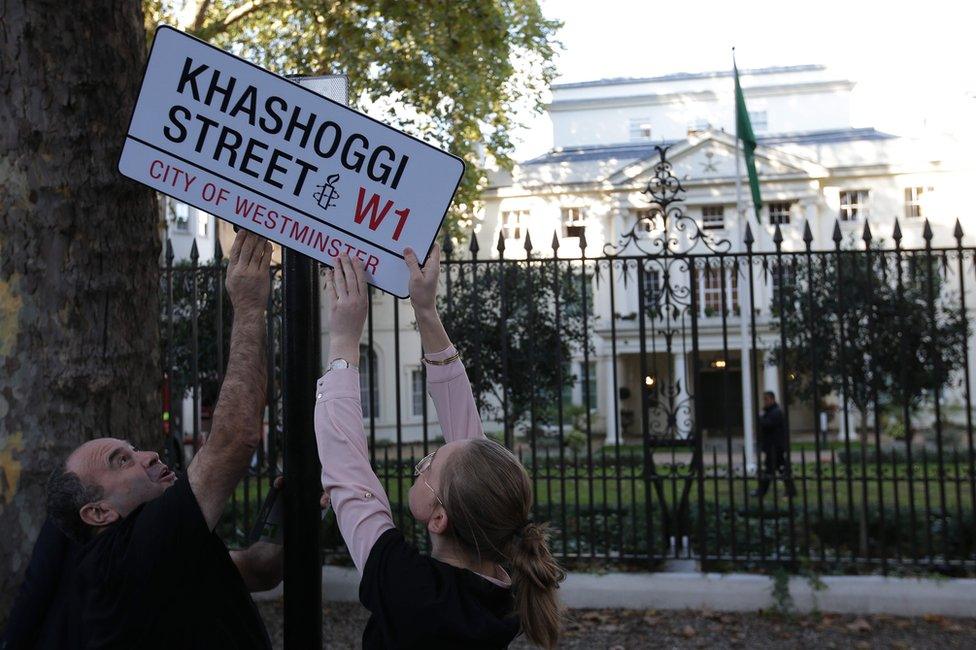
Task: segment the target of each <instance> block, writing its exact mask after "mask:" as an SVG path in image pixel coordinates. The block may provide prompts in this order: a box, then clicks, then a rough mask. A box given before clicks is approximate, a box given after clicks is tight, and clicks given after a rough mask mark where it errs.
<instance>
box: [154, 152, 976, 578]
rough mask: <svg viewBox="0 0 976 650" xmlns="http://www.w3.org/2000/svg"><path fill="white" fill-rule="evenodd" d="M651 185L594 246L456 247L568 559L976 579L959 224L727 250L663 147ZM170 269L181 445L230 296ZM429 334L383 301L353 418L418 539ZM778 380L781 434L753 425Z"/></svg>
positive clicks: (267, 469)
mask: <svg viewBox="0 0 976 650" xmlns="http://www.w3.org/2000/svg"><path fill="white" fill-rule="evenodd" d="M648 198H649V200H650V203H651V206H652V209H651V210H649V211H648V212H646V213H643V215H642V216H641V218H640V219H639V220H637V222H636V223H634V224H632V229H631V230H629V232H628V233H626V234H625V235H624V236H623V237H621V238H619V240H618V241H616V242H611V243H610V244H608V245H606V246H605V247H604V248H603V250H601V251H599V254H598V255H597V256H591V253H592V251H590V250H589V247H588V244H587V242H586V240H585V236H584V237H581V238H580V241H579V244H580V245H579V247H578V248H574V250H575V251H576V252H577V254H575V255H574V256H573V257H572V258H570V257H567V256H565V255H564V254H563V253H562V251H561V250H560V239H559V238H557V237H554V238H553V242H552V245H551V246H550V247H548V249H547V250H546V251H544V252H543V251H539V250H538V249H537V248H535V247H534V246H533V244H532V242H531V241H530V239H529V237H528V236H527V235H526V236H525V238H524V239H523V240H521V241H520V242H519V243H520V246H519V248H518V250H517V251H515V253H514V254H517V255H518V256H519V257H520V259H507V257H509V256H512V255H513V251H512V250H511V246H512V241H511V240H506V239H504V238H503V237H502V238H500V239H499V241H498V243H497V245H496V247H495V248H496V250H495V253H494V254H493V255H491V256H489V257H487V258H486V257H484V256H482V255H481V250H480V246H479V242H478V240H477V238H475V237H474V236H472V238H471V240H470V242H469V243H468V244H469V245H468V246H467V247H466V250H465V251H464V252H463V254H461V251H458V250H456V249H454V247H453V246H452V245H451V242H446V243H445V249H446V250H445V252H446V261H445V264H444V272H443V273H442V282H443V293H442V297H441V301H442V304H441V311H442V313H443V315H444V320H445V323H446V325H447V327H448V330H449V332H450V333H451V336H452V339H453V340H454V341H455V342H456V343H457V345H458V347H459V348H460V350H461V352H462V355H463V358H464V359H465V363H466V366H467V368H468V372H469V376H470V378H471V381H472V385H473V387H474V391H475V394H476V398H477V400H478V403H479V407H480V409H481V412H482V415H483V417H484V418H485V421H486V429H487V430H488V431H489V434H490V435H493V436H495V437H496V438H497V439H498V440H499V441H500V442H502V443H503V444H506V445H507V446H508V447H510V448H511V449H513V450H514V451H515V452H516V453H517V454H518V455H519V456H520V458H521V459H522V461H523V463H524V464H525V466H526V468H527V469H528V470H529V472H530V474H531V476H532V477H533V479H534V482H535V499H536V503H535V513H536V517H537V518H539V519H545V520H548V521H551V522H552V523H553V525H554V527H555V529H556V531H557V532H556V533H555V536H554V538H553V547H554V551H555V552H556V553H557V554H558V555H559V556H560V557H561V558H562V559H563V560H564V561H566V562H567V563H570V564H573V563H601V564H606V563H611V564H615V565H623V566H634V567H644V568H655V567H657V566H659V565H661V564H662V563H664V562H667V561H670V560H695V561H697V562H699V563H700V566H701V567H702V568H703V569H715V570H721V569H725V568H737V569H742V568H746V569H749V568H760V569H761V568H763V567H766V566H768V565H770V564H773V563H775V564H778V565H783V564H785V565H788V566H790V567H792V568H794V569H795V570H800V569H803V568H804V567H811V568H813V569H815V570H818V571H824V572H826V571H846V570H860V571H874V570H880V571H884V572H892V571H897V572H904V571H921V572H928V571H939V572H945V573H952V574H971V573H972V572H973V571H974V569H976V472H974V461H976V454H974V444H973V443H974V441H973V423H972V399H971V397H972V396H971V388H972V386H971V376H972V374H971V373H972V368H971V356H970V349H969V348H970V343H971V335H972V333H973V331H972V327H971V326H970V324H969V315H970V314H969V305H971V304H972V299H973V297H972V295H971V292H970V287H971V286H973V284H974V283H976V249H974V248H973V247H969V246H965V245H964V244H963V233H962V231H961V229H960V228H959V227H958V225H957V227H956V229H955V230H954V232H952V233H951V234H950V233H946V238H947V240H948V243H947V244H945V245H941V244H940V245H937V243H938V242H939V237H940V235H939V234H938V233H933V230H932V228H931V227H930V225H929V224H928V223H927V222H925V223H924V224H919V225H918V227H917V228H915V227H914V226H913V228H915V230H917V231H918V232H917V233H915V234H916V235H917V239H916V240H915V241H914V242H913V243H912V245H908V242H907V239H906V238H907V236H906V235H903V234H902V231H901V229H900V227H899V225H898V224H897V222H895V225H894V230H893V231H892V232H891V234H890V239H889V240H888V241H887V242H882V241H880V240H879V239H878V238H876V237H874V236H873V233H872V232H871V229H870V228H869V226H868V225H867V224H859V225H858V232H857V235H856V238H851V237H849V236H845V232H846V231H847V225H846V224H841V223H839V222H838V223H836V224H834V229H833V234H832V237H831V238H830V240H829V241H827V242H822V243H820V244H818V243H817V242H815V241H814V236H813V234H812V233H813V229H812V228H811V225H810V224H809V223H806V224H803V228H802V229H801V228H797V229H796V231H795V232H793V234H792V235H791V234H790V232H786V231H787V226H786V225H785V224H780V225H776V226H775V228H774V229H772V230H771V232H770V233H769V234H770V241H769V243H768V244H765V245H760V244H757V243H756V241H755V240H754V238H753V229H752V227H751V226H746V228H745V229H744V233H745V237H744V241H745V244H744V245H743V246H740V247H737V246H733V245H732V244H731V243H730V242H728V241H726V240H721V239H717V238H715V237H714V236H713V235H712V233H709V232H707V231H704V230H702V228H701V224H699V223H697V222H696V221H695V220H694V219H691V218H690V217H688V216H686V215H685V214H684V213H683V212H682V210H681V207H680V201H681V187H680V183H679V182H678V181H677V179H674V177H673V176H671V175H670V167H669V165H668V163H667V161H666V159H665V157H664V153H663V152H662V154H661V162H660V164H659V165H658V170H657V176H656V180H655V181H652V183H651V185H650V186H649V188H648ZM791 227H795V226H791ZM906 230H907V228H906ZM913 236H914V235H913ZM790 237H792V239H790ZM506 246H508V247H509V250H506ZM563 248H564V250H565V248H566V247H565V245H564V246H563ZM168 250H169V249H168ZM162 270H163V274H162V278H163V291H164V293H165V297H164V300H163V305H164V311H163V314H162V315H161V319H162V320H161V325H162V331H163V333H164V337H163V339H164V342H163V359H164V360H165V364H166V370H167V386H168V395H169V398H168V399H169V401H168V408H167V410H168V413H169V414H170V419H169V421H168V426H169V433H170V434H171V436H170V439H171V449H172V456H173V458H174V459H176V460H177V462H180V461H182V462H185V461H186V460H187V459H188V458H189V457H191V456H192V452H193V450H194V449H195V448H196V447H197V445H198V443H199V441H200V440H202V439H203V438H204V437H205V435H206V430H207V428H208V414H209V410H210V408H211V407H212V404H213V402H214V399H215V397H216V393H217V388H218V386H219V382H220V379H221V369H222V368H223V364H224V361H225V360H226V353H227V343H228V339H229V336H228V334H229V326H230V312H229V305H228V304H227V301H226V299H225V297H224V295H223V292H222V283H223V273H224V267H223V266H222V265H221V264H220V263H208V264H206V265H200V264H199V262H198V259H197V258H196V253H195V249H194V252H193V254H192V255H191V257H190V260H189V261H187V262H183V263H175V262H174V261H173V258H172V255H171V254H170V255H168V256H167V258H166V262H165V266H164V268H163V269H162ZM273 273H274V276H275V291H274V292H273V297H272V301H271V302H272V305H271V309H269V316H268V324H269V331H270V337H269V346H268V359H269V363H270V366H271V369H272V372H271V373H269V377H270V379H269V395H270V398H271V399H270V400H269V408H268V415H267V423H266V430H267V436H266V444H265V445H264V447H263V448H262V449H261V450H259V452H258V454H257V455H256V457H255V459H254V463H253V465H252V470H251V472H250V474H249V476H248V477H247V478H246V479H245V481H244V482H243V484H242V485H241V486H240V488H239V489H238V491H237V494H236V496H235V499H234V503H233V504H232V506H231V508H230V510H229V513H228V515H227V516H226V517H225V519H224V522H223V523H222V526H223V529H222V530H223V531H224V534H225V535H226V536H227V537H228V538H229V539H232V540H240V539H241V538H242V536H243V535H244V534H245V532H246V531H247V530H248V529H249V527H250V525H251V523H252V522H251V519H252V518H253V516H254V514H255V512H256V510H257V508H258V507H259V505H260V502H261V500H262V499H263V495H264V492H265V491H266V490H267V485H268V481H269V480H270V477H271V476H272V475H274V474H275V473H276V472H277V471H278V470H277V468H278V466H279V459H280V449H281V436H282V431H281V425H280V417H279V413H280V412H281V405H280V394H281V391H280V368H281V363H280V360H281V340H280V332H281V318H282V314H281V302H280V282H278V271H277V269H276V270H274V271H273ZM323 322H325V321H323ZM417 341H418V338H417V335H416V333H415V332H414V330H413V322H412V311H411V310H410V308H409V306H407V305H404V304H403V301H401V300H398V299H395V298H392V297H390V296H385V295H379V294H378V293H377V295H376V296H374V299H372V300H371V301H370V313H369V319H368V324H367V331H366V335H365V339H364V346H366V349H367V350H366V352H367V353H366V354H365V355H364V356H363V362H362V366H363V370H362V372H361V377H362V393H363V396H364V412H365V419H364V425H365V429H366V432H367V435H368V437H369V441H370V448H371V454H372V458H373V463H374V467H375V469H376V471H377V474H378V475H379V477H380V479H381V481H382V482H383V484H384V486H385V487H386V489H387V492H388V494H389V496H390V501H391V503H392V504H393V508H394V517H395V519H396V521H397V523H398V525H399V526H400V527H401V529H403V530H404V531H405V532H406V534H407V535H408V536H410V537H412V538H413V539H414V540H415V541H416V542H417V544H418V545H420V546H421V547H425V546H426V545H427V540H426V537H425V535H424V532H423V530H422V528H420V527H418V526H416V525H415V524H414V523H413V522H412V520H411V517H410V514H409V508H408V506H407V491H408V489H409V487H410V485H411V484H412V481H413V477H412V468H413V465H414V463H415V462H416V461H417V460H418V459H419V458H421V457H422V456H424V455H426V454H427V453H428V452H429V451H430V450H432V449H433V448H435V447H436V446H437V445H438V444H441V443H442V442H443V441H442V439H441V438H440V437H439V429H438V428H437V424H436V414H435V413H433V412H432V409H431V408H430V406H429V404H428V400H427V399H426V398H425V397H424V395H423V385H424V384H423V382H424V380H425V377H424V375H423V373H424V369H423V365H422V364H419V363H418V358H416V356H415V353H416V354H418V355H419V352H417V351H418V350H419V347H418V345H419V344H418V343H417ZM405 350H409V351H410V352H405ZM411 355H414V356H411ZM406 366H410V367H416V371H415V372H416V373H418V374H411V375H404V373H403V372H401V370H402V369H403V368H404V367H406ZM766 390H771V391H772V392H773V393H774V394H775V397H776V399H777V400H778V402H779V409H780V411H781V414H782V424H783V428H782V430H781V431H776V430H771V429H770V428H769V426H768V424H767V422H766V421H767V420H768V419H769V418H766V417H762V409H761V400H762V396H763V393H764V391H766ZM418 393H419V394H418ZM184 413H185V415H183V414H184ZM764 427H765V430H764ZM773 429H775V427H773ZM325 526H326V531H325V536H324V539H325V544H326V549H325V550H326V551H327V553H328V554H330V555H333V556H341V555H342V553H343V547H342V540H341V538H340V537H339V535H338V533H337V531H336V529H335V525H334V520H332V519H331V516H330V517H327V518H326V520H325Z"/></svg>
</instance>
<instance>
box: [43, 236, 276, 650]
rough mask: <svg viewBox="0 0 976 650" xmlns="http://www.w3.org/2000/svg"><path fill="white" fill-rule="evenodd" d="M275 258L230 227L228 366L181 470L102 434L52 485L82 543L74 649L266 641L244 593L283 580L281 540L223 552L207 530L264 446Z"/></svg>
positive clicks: (65, 521) (65, 522)
mask: <svg viewBox="0 0 976 650" xmlns="http://www.w3.org/2000/svg"><path fill="white" fill-rule="evenodd" d="M270 263H271V245H270V244H269V243H268V242H267V241H265V240H264V239H262V238H260V237H258V236H257V235H252V234H250V233H247V232H245V231H241V232H239V233H238V234H237V238H236V239H235V241H234V246H233V248H232V249H231V254H230V264H229V266H228V268H227V293H228V295H229V296H230V300H231V303H232V305H233V307H234V322H233V328H232V333H231V342H230V355H229V357H228V363H227V372H226V374H225V377H224V381H223V384H222V386H221V388H220V396H219V398H218V400H217V406H216V408H215V410H214V415H213V424H212V427H211V431H210V435H209V436H208V439H207V441H206V443H205V444H204V445H203V447H202V448H201V449H200V451H199V452H198V453H197V454H196V456H195V457H194V458H193V461H192V462H191V463H190V466H189V467H188V468H187V472H186V476H180V475H177V474H176V473H174V472H173V471H172V470H171V469H170V468H169V467H167V466H166V465H165V464H164V463H162V462H161V461H160V459H159V456H158V455H157V454H156V453H155V452H152V451H144V450H140V449H137V448H136V447H134V446H133V445H132V444H130V443H129V442H127V441H126V440H121V439H117V438H99V439H96V440H91V441H89V442H86V443H85V444H83V445H81V446H80V447H78V448H77V449H75V450H74V451H73V452H72V453H71V455H70V456H68V458H67V460H66V461H65V463H64V466H63V467H61V468H59V469H58V470H56V471H55V472H54V474H53V475H52V476H51V479H50V480H49V482H48V515H49V516H50V517H51V519H52V520H53V521H54V522H55V523H56V524H57V525H58V526H59V527H60V528H61V529H62V530H63V531H64V532H65V533H66V534H67V535H69V536H70V537H72V538H74V539H76V540H78V541H79V542H81V543H82V547H81V549H80V552H79V557H78V559H77V566H76V569H77V576H76V577H75V585H76V588H75V590H74V592H75V595H74V596H72V597H73V598H76V599H77V601H78V602H77V603H75V604H74V605H75V606H76V607H77V609H78V610H79V611H80V612H81V615H80V618H81V635H80V636H81V638H80V639H78V641H79V643H78V645H79V646H80V647H89V648H168V649H172V648H270V647H271V645H270V641H269V639H268V634H267V632H266V631H265V628H264V625H263V623H262V622H261V619H260V617H259V616H258V613H257V609H256V608H255V606H254V602H253V601H252V600H251V597H250V594H249V591H256V590H263V589H270V588H271V587H273V586H274V585H275V584H277V582H279V581H280V576H281V555H280V547H277V546H274V545H270V544H261V543H259V544H255V545H254V546H252V547H251V548H249V549H247V550H245V551H240V552H234V551H228V550H227V548H226V547H225V546H224V544H223V542H221V541H220V539H219V538H218V537H217V535H216V534H214V532H213V530H214V527H215V526H216V525H217V522H218V520H219V519H220V515H221V513H222V512H223V509H224V506H225V505H226V504H227V501H228V499H229V498H230V496H231V494H232V493H233V491H234V488H235V487H236V485H237V483H238V481H239V480H240V479H241V478H242V477H243V476H244V474H245V472H246V471H247V467H248V463H249V461H250V459H251V457H252V455H253V454H254V452H255V450H256V449H257V448H258V446H259V445H260V444H261V437H262V419H263V411H264V406H265V398H266V395H265V387H266V385H267V367H266V350H265V336H266V331H265V330H266V327H265V322H266V321H265V318H266V317H265V308H266V306H267V303H268V296H269V292H270V274H269V272H268V269H269V265H270Z"/></svg>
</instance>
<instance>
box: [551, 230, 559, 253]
mask: <svg viewBox="0 0 976 650" xmlns="http://www.w3.org/2000/svg"><path fill="white" fill-rule="evenodd" d="M557 232H558V231H556V230H553V231H552V252H553V253H557V252H559V237H558V236H557Z"/></svg>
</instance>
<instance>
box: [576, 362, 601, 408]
mask: <svg viewBox="0 0 976 650" xmlns="http://www.w3.org/2000/svg"><path fill="white" fill-rule="evenodd" d="M579 371H580V376H581V377H582V375H583V372H584V371H585V372H586V379H585V380H584V379H580V398H581V399H580V403H585V404H586V408H588V409H590V410H591V411H595V410H596V404H597V390H596V363H595V362H593V361H590V363H589V364H584V363H580V364H579Z"/></svg>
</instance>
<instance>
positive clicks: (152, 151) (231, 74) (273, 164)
mask: <svg viewBox="0 0 976 650" xmlns="http://www.w3.org/2000/svg"><path fill="white" fill-rule="evenodd" d="M119 171H120V172H121V173H122V174H123V175H125V176H127V177H129V178H131V179H133V180H137V181H139V182H140V183H144V184H146V185H148V186H150V187H152V188H153V189H156V190H158V191H160V192H163V193H164V194H168V195H169V196H172V197H173V198H175V199H177V200H179V201H182V202H184V203H188V204H190V205H193V206H195V207H197V208H199V209H201V210H204V211H205V212H209V213H210V214H214V215H216V216H218V217H220V218H222V219H225V220H227V221H230V222H231V223H234V224H237V225H238V226H240V227H242V228H246V229H248V230H251V231H252V232H255V233H257V234H259V235H262V236H264V237H267V238H268V239H271V240H272V241H275V242H277V243H279V244H281V245H282V246H286V247H288V248H290V249H293V250H296V251H299V252H301V253H304V254H306V255H308V256H310V257H312V258H314V259H317V260H319V261H321V262H323V263H325V264H328V265H330V266H331V265H333V264H334V258H335V257H336V256H337V255H340V254H342V253H348V254H349V255H350V256H355V257H358V258H359V259H361V260H362V261H363V263H364V264H365V265H366V270H367V273H368V274H369V276H370V282H371V283H372V284H374V285H375V286H377V287H379V288H380V289H383V290H384V291H389V292H390V293H392V294H394V295H397V296H400V297H406V296H407V295H408V294H407V281H408V277H409V276H408V274H407V272H406V268H405V266H404V264H403V250H404V248H406V247H408V246H409V247H411V248H413V249H414V250H415V251H417V252H418V255H420V256H421V257H422V258H425V257H426V255H427V254H428V253H429V252H430V248H431V246H432V245H433V243H434V238H435V236H436V234H437V231H438V229H439V228H440V226H441V223H442V222H443V220H444V217H445V215H446V213H447V209H448V207H449V206H450V203H451V199H452V198H453V196H454V192H455V190H457V186H458V184H459V183H460V181H461V176H462V174H463V173H464V163H463V162H462V161H461V159H460V158H458V157H456V156H452V155H451V154H448V153H446V152H444V151H441V150H440V149H437V148H436V147H433V146H431V145H429V144H427V143H425V142H422V141H421V140H418V139H416V138H414V137H411V136H408V135H406V134H404V133H402V132H400V131H397V130H396V129H393V128H391V127H389V126H386V125H385V124H382V123H381V122H378V121H376V120H374V119H372V118H370V117H367V116H365V115H363V114H361V113H357V112H356V111H354V110H352V109H350V108H347V107H346V106H344V105H342V104H341V103H338V102H335V101H332V100H331V99H328V98H326V97H322V96H320V95H318V94H316V93H314V92H312V91H311V90H309V89H308V88H303V87H302V86H301V85H299V84H298V83H295V82H292V81H290V80H288V79H285V78H284V77H280V76H278V75H276V74H273V73H271V72H269V71H267V70H265V69H263V68H260V67H258V66H256V65H254V64H253V63H250V62H248V61H245V60H243V59H241V58H238V57H236V56H233V55H231V54H228V53H226V52H224V51H223V50H220V49H218V48H216V47H213V46H211V45H208V44H207V43H204V42H203V41H200V40H197V39H195V38H193V37H191V36H187V35H186V34H184V33H182V32H180V31H178V30H176V29H173V28H172V27H160V28H159V29H157V30H156V38H155V40H154V41H153V46H152V51H151V52H150V54H149V61H148V62H147V64H146V74H145V77H144V78H143V81H142V89H141V90H140V92H139V99H138V101H137V103H136V107H135V110H134V111H133V114H132V121H131V122H130V124H129V132H128V134H127V135H126V140H125V146H124V148H123V150H122V157H121V159H120V160H119Z"/></svg>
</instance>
